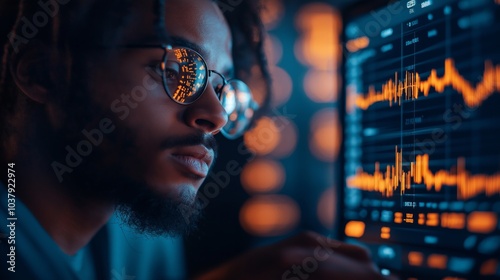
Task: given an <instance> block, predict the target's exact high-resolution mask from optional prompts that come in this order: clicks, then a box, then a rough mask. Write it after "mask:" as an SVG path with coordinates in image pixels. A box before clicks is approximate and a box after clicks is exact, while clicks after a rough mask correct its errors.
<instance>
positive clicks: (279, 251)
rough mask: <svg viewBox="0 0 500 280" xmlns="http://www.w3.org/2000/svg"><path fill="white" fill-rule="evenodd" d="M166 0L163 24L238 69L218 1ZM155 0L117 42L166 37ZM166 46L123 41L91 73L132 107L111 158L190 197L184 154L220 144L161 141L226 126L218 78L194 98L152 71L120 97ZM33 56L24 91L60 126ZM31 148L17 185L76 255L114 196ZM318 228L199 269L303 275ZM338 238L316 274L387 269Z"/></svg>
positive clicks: (23, 67) (212, 275)
mask: <svg viewBox="0 0 500 280" xmlns="http://www.w3.org/2000/svg"><path fill="white" fill-rule="evenodd" d="M137 2H139V1H137ZM167 3H168V6H167V13H166V16H165V18H166V22H165V26H166V31H167V32H168V34H170V35H172V36H176V37H180V38H182V39H183V40H185V41H189V42H192V43H195V44H196V45H197V46H198V47H199V49H200V53H201V54H202V56H203V57H204V58H205V60H206V62H207V64H208V67H209V69H214V70H216V71H218V72H221V73H226V74H229V73H231V71H232V67H233V61H232V56H231V47H232V45H231V40H232V38H231V35H230V34H231V33H230V30H229V27H228V25H227V23H226V21H225V19H224V17H223V15H222V14H221V12H220V10H219V9H218V8H217V6H216V4H214V3H212V2H211V1H200V0H176V1H173V0H171V1H168V2H167ZM149 5H152V4H151V3H147V4H146V3H144V1H141V3H139V4H137V6H136V7H134V8H133V9H131V10H132V11H134V12H133V13H134V14H133V17H134V19H133V20H132V22H133V24H130V25H129V26H126V27H125V32H124V36H123V38H122V39H121V42H120V44H133V43H142V44H144V43H161V40H160V37H159V36H158V35H159V34H156V33H155V32H154V30H155V29H154V28H153V22H154V15H153V13H152V6H149ZM144 37H147V38H153V40H152V41H151V42H145V41H144V40H142V38H144ZM155 38H156V39H155ZM162 55H163V50H161V49H134V50H125V49H119V50H116V51H113V52H112V53H111V54H110V55H109V56H108V57H106V58H105V59H102V58H101V57H97V58H96V59H95V60H92V61H91V62H89V67H90V68H91V69H92V71H91V73H92V74H91V77H90V79H89V83H91V84H90V88H91V89H92V91H91V92H90V98H91V100H92V102H93V103H94V104H95V105H97V106H98V107H99V108H101V109H102V110H104V111H105V110H108V112H109V110H110V108H111V104H113V102H114V101H115V100H122V103H120V104H122V105H123V104H127V106H129V109H130V110H129V114H127V116H126V117H123V116H124V113H120V114H116V113H115V112H113V113H111V116H112V121H113V124H114V125H116V133H117V134H118V135H121V133H132V135H133V137H132V139H133V140H134V149H133V150H130V151H115V150H113V147H112V146H113V145H111V143H110V142H109V140H105V141H104V142H103V144H102V149H103V150H106V149H109V150H108V152H109V155H110V157H112V159H111V162H112V163H115V162H118V163H119V164H120V165H121V167H122V168H123V170H124V171H125V172H126V173H127V174H128V175H129V176H130V177H131V178H132V179H133V180H137V181H140V182H142V183H144V184H145V185H146V186H147V188H148V189H149V190H150V191H152V192H153V193H155V194H156V195H157V196H159V197H165V198H171V199H173V200H185V201H187V202H191V201H193V200H194V199H195V194H196V192H197V190H198V189H199V187H200V185H201V184H202V182H203V180H204V177H205V176H204V175H203V174H202V173H203V172H201V174H200V172H199V171H196V172H193V170H190V169H189V168H186V167H185V166H184V165H183V164H179V162H178V157H179V154H184V155H186V154H188V156H191V157H192V156H193V153H198V152H199V151H200V150H202V151H203V150H204V151H205V152H204V159H205V160H206V163H207V166H210V165H211V164H212V162H213V157H214V154H215V152H214V151H213V150H212V149H210V148H207V147H204V146H203V145H201V144H197V145H186V144H177V145H174V146H169V147H167V148H165V147H163V146H162V143H163V142H165V141H166V140H169V139H178V138H179V137H180V138H181V139H183V138H184V137H190V136H193V135H198V136H200V135H201V136H203V138H204V139H209V138H211V137H212V136H213V135H214V134H216V133H218V132H219V130H220V129H221V128H222V127H223V126H224V124H225V123H226V121H227V116H226V114H225V111H224V109H223V108H222V106H221V105H220V103H219V100H218V98H217V96H216V94H215V91H214V90H213V87H214V85H212V84H211V83H209V85H208V86H207V89H206V91H205V92H204V94H203V95H202V97H201V98H200V99H199V100H198V101H196V102H195V103H193V104H191V105H189V106H183V105H179V104H177V103H175V102H174V101H172V100H171V99H170V98H169V97H168V96H167V95H166V94H165V92H164V89H163V87H162V86H161V84H160V83H157V84H156V86H153V85H154V83H153V82H152V81H154V79H153V80H152V79H148V81H149V82H151V83H150V85H152V86H151V88H150V90H149V91H148V94H147V97H146V98H145V99H144V100H143V101H141V102H134V103H137V104H135V105H136V106H135V105H133V103H127V101H126V100H124V99H122V94H123V93H130V92H131V91H132V90H133V88H134V87H135V86H137V85H141V84H143V82H144V77H147V76H148V75H149V74H148V72H147V71H146V70H145V69H146V68H145V66H146V65H150V64H151V63H154V62H158V61H159V60H160V59H161V57H162ZM32 66H33V61H32V60H30V58H29V56H28V57H25V58H24V59H21V60H20V63H19V64H18V66H17V68H16V69H15V70H14V73H15V77H16V83H17V84H18V87H19V88H20V89H21V90H22V91H23V93H24V94H26V96H28V97H29V98H31V99H32V100H34V101H36V102H38V103H40V105H41V106H42V108H43V114H45V115H44V116H45V118H43V119H44V120H46V123H45V124H44V125H47V126H49V127H51V128H57V127H59V126H60V125H61V120H60V119H59V118H58V117H57V116H58V115H59V112H60V111H61V108H59V107H58V105H57V104H55V103H51V102H50V100H51V99H50V98H47V96H50V94H51V92H50V89H49V88H44V86H43V85H41V84H39V83H36V82H34V81H33V80H32V79H30V76H29V71H27V69H29V68H30V67H32ZM228 78H230V77H228ZM128 102H131V101H130V100H129V101H128ZM131 104H132V105H131ZM134 106H135V107H134ZM121 117H123V118H121ZM100 118H102V117H99V116H96V118H95V119H93V120H91V121H89V126H88V127H87V128H88V129H90V128H93V127H95V126H96V123H98V122H99V120H100ZM40 137H42V136H41V135H36V134H35V135H31V136H30V138H27V139H24V140H25V142H27V143H29V142H33V141H34V142H35V143H36V141H35V140H36V139H40ZM25 148H26V149H25V151H20V152H18V153H17V154H16V155H15V156H14V159H15V160H16V162H17V163H18V165H17V166H18V168H17V170H18V171H16V172H19V173H20V174H23V173H24V174H30V176H29V178H28V177H25V178H24V179H23V180H22V181H19V182H18V186H19V187H18V190H19V193H18V195H19V196H20V197H21V199H22V201H23V202H24V203H25V204H26V205H27V206H28V208H29V209H30V210H31V212H32V213H33V214H34V215H35V217H36V218H37V219H38V220H39V222H40V223H41V224H42V226H43V227H44V228H45V229H46V230H47V232H48V233H49V234H50V235H51V236H52V238H53V239H54V240H55V242H56V243H57V244H58V245H59V247H60V248H61V249H62V250H63V251H64V252H65V253H66V254H68V255H72V254H74V253H76V252H77V251H78V250H79V249H81V248H82V247H83V246H85V245H86V244H87V243H88V242H89V241H90V240H91V239H92V237H93V236H94V235H95V233H96V232H97V231H98V230H99V229H100V228H101V227H102V226H104V225H105V224H106V222H107V221H108V220H109V218H110V216H111V215H112V214H113V212H114V210H115V205H114V204H113V203H112V202H111V201H110V200H108V199H106V198H102V197H101V198H99V197H91V196H88V197H78V198H77V197H75V196H74V195H72V193H71V192H69V191H66V190H65V189H64V188H62V187H61V184H60V183H58V182H57V180H55V178H54V174H53V172H51V170H47V169H46V168H44V166H47V163H48V162H50V161H51V158H50V155H49V156H48V157H46V158H39V159H35V158H34V157H32V156H30V155H31V154H32V152H33V151H36V150H37V149H38V148H39V147H37V146H36V145H35V146H31V147H29V146H28V147H25ZM113 157H114V158H113ZM176 157H177V158H176ZM42 197H43V199H40V198H42ZM320 238H323V239H325V237H322V236H319V235H317V234H314V233H306V234H302V235H299V236H296V237H294V238H292V239H288V240H285V241H282V242H280V243H277V244H274V245H271V246H268V247H262V248H259V249H256V250H254V251H251V252H248V253H246V254H244V255H242V256H240V257H238V258H236V259H234V260H232V261H230V262H228V263H226V264H223V265H222V266H220V267H218V268H216V269H214V270H213V271H210V272H208V273H207V274H205V275H202V276H200V277H199V279H243V278H242V277H244V276H245V275H246V276H248V277H250V278H249V279H281V277H282V275H283V273H284V272H285V271H287V270H290V271H293V272H294V273H296V274H295V276H297V275H299V276H300V277H303V276H304V275H302V274H301V273H304V272H303V271H302V270H297V267H296V265H300V264H301V263H302V261H303V260H304V259H305V258H307V257H310V256H314V252H315V250H317V247H318V246H320V242H319V241H318V240H319V239H320ZM332 244H334V245H332V248H334V250H326V251H325V252H323V253H322V255H321V256H322V257H321V258H322V259H323V260H322V261H320V262H319V266H318V269H317V270H315V271H314V277H315V278H314V279H382V277H381V276H380V275H379V274H378V273H377V272H376V270H375V267H374V266H373V264H372V263H371V261H370V258H369V256H368V254H367V252H366V251H365V250H364V249H362V248H359V247H356V246H352V245H347V244H343V243H340V242H335V243H332ZM263 260H265V261H263ZM294 265H295V267H293V266H294ZM311 275H312V274H311ZM292 276H293V275H291V276H290V277H292ZM289 279H293V278H289Z"/></svg>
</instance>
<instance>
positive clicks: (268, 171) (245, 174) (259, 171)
mask: <svg viewBox="0 0 500 280" xmlns="http://www.w3.org/2000/svg"><path fill="white" fill-rule="evenodd" d="M284 182H285V170H284V168H283V166H281V164H280V163H279V162H276V161H272V160H268V159H256V160H254V161H252V162H250V163H248V164H247V165H246V166H245V168H244V169H243V171H242V172H241V184H242V185H243V187H244V188H245V189H246V190H247V192H249V193H263V192H271V191H276V190H279V189H281V187H283V184H284Z"/></svg>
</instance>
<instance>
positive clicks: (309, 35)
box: [294, 3, 342, 70]
mask: <svg viewBox="0 0 500 280" xmlns="http://www.w3.org/2000/svg"><path fill="white" fill-rule="evenodd" d="M295 23H296V26H297V28H298V29H299V32H300V33H301V37H300V38H299V40H298V41H297V42H296V44H295V48H294V49H295V56H296V57H297V58H298V59H299V61H300V62H302V63H303V64H304V65H308V66H312V67H314V68H317V69H322V70H327V69H332V67H335V61H337V60H338V58H339V57H340V52H341V48H340V42H339V32H340V30H341V27H342V22H341V19H340V16H339V14H338V12H337V10H335V9H334V8H333V7H332V6H331V5H328V4H323V3H312V4H308V5H306V6H304V7H303V8H301V10H300V12H299V13H298V15H297V17H296V20H295Z"/></svg>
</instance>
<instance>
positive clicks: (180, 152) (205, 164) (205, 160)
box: [171, 145, 214, 178]
mask: <svg viewBox="0 0 500 280" xmlns="http://www.w3.org/2000/svg"><path fill="white" fill-rule="evenodd" d="M171 155H172V159H173V160H174V161H175V163H176V164H177V166H178V167H179V168H180V169H181V170H182V171H184V172H186V173H188V174H190V175H193V176H195V177H199V178H205V177H206V176H207V174H208V170H209V169H210V165H211V164H212V161H213V158H214V152H213V150H209V149H207V148H206V147H205V146H203V145H196V146H183V147H179V148H175V149H174V150H173V151H172V153H171Z"/></svg>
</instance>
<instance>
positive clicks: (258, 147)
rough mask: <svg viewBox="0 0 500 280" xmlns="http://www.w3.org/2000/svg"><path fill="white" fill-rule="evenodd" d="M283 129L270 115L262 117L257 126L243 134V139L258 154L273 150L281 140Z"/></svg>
mask: <svg viewBox="0 0 500 280" xmlns="http://www.w3.org/2000/svg"><path fill="white" fill-rule="evenodd" d="M280 133H281V131H280V129H279V128H278V127H277V126H276V123H275V122H274V120H273V119H272V118H270V117H262V118H260V119H259V120H258V121H257V123H256V124H255V126H254V127H253V128H252V129H250V130H249V131H247V132H246V133H245V135H244V136H243V141H244V142H245V145H246V146H247V147H248V149H249V150H250V151H252V152H253V153H255V154H257V155H266V154H269V153H270V152H272V151H273V150H274V149H275V148H276V146H278V144H279V143H280V140H281V134H280Z"/></svg>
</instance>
